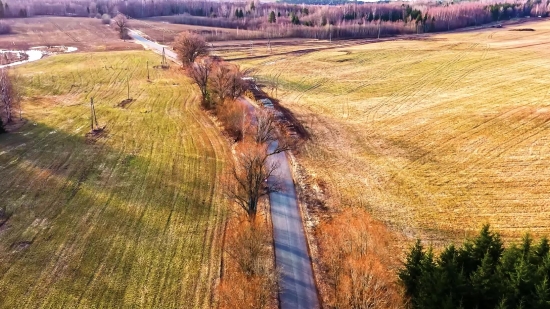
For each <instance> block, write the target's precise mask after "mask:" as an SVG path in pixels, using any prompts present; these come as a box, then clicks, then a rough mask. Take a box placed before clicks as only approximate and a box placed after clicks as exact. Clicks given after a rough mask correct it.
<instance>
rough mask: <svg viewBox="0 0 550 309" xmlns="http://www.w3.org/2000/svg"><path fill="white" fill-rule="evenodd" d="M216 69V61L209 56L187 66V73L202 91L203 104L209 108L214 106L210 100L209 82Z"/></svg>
mask: <svg viewBox="0 0 550 309" xmlns="http://www.w3.org/2000/svg"><path fill="white" fill-rule="evenodd" d="M213 69H214V62H213V61H212V60H211V59H209V58H201V59H199V60H198V61H197V62H195V63H193V64H192V65H190V66H189V67H187V70H186V71H187V75H188V76H189V77H190V78H191V79H192V80H193V83H195V84H196V85H197V86H199V89H200V91H201V97H202V105H203V107H205V108H207V109H211V108H213V106H212V102H211V101H210V96H209V91H208V90H209V89H208V83H209V80H210V76H211V74H212V70H213Z"/></svg>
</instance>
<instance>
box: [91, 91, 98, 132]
mask: <svg viewBox="0 0 550 309" xmlns="http://www.w3.org/2000/svg"><path fill="white" fill-rule="evenodd" d="M90 120H91V123H92V131H93V130H94V120H95V125H96V127H99V124H98V123H97V116H96V114H95V107H94V98H93V97H92V98H90Z"/></svg>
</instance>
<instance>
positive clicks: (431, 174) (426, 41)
mask: <svg viewBox="0 0 550 309" xmlns="http://www.w3.org/2000/svg"><path fill="white" fill-rule="evenodd" d="M515 28H533V29H534V30H535V31H510V30H512V29H515ZM549 33H550V22H547V21H544V22H538V23H527V24H522V25H518V26H515V27H505V28H502V29H484V30H477V31H470V32H464V33H450V34H441V35H434V36H427V37H423V38H421V39H418V40H396V41H391V42H381V43H372V44H364V45H356V46H348V47H345V48H334V49H329V50H323V51H316V52H308V53H290V54H284V55H275V56H272V57H268V58H260V59H249V60H245V61H241V62H240V63H241V64H242V65H244V66H246V67H254V68H256V69H257V70H258V73H257V74H258V77H259V78H260V79H264V80H267V79H270V78H273V77H274V76H276V75H277V74H278V73H281V75H280V78H279V81H280V88H279V98H280V99H281V101H282V104H283V105H285V106H286V107H288V108H290V109H291V110H292V111H293V112H294V113H295V114H296V115H297V116H298V117H299V118H300V120H301V121H302V122H303V123H304V124H305V125H306V126H307V127H308V128H309V130H310V131H311V132H312V134H313V138H312V140H311V141H310V142H309V143H307V144H306V147H305V148H304V149H303V150H302V151H301V153H300V155H299V157H298V161H299V162H300V163H301V164H303V165H304V166H305V168H306V169H307V171H308V172H309V174H310V175H312V177H313V179H314V182H315V183H314V184H313V187H314V188H318V189H319V190H322V191H323V190H324V191H325V193H326V194H327V196H328V200H327V204H328V205H329V206H359V207H365V208H367V209H368V210H369V211H370V212H371V213H373V214H374V216H375V217H377V218H379V219H381V220H383V221H385V222H387V223H388V224H389V225H390V226H392V227H393V228H394V229H395V230H397V231H399V232H401V233H403V234H405V235H407V236H409V237H411V238H412V237H419V236H422V237H427V238H429V239H431V240H432V241H438V240H447V239H460V238H463V237H464V236H465V235H467V234H469V233H471V232H472V231H477V230H478V229H479V228H480V227H481V225H482V224H483V223H486V222H487V223H490V224H491V225H492V227H493V228H494V229H495V230H497V231H499V232H501V233H503V235H504V236H505V237H506V238H516V237H518V236H520V235H522V234H523V233H525V232H527V231H530V232H532V233H534V234H546V235H548V234H550V211H549V210H548V206H549V205H550V191H549V188H550V177H549V176H550V152H549V150H550V149H549V138H550V103H549V102H550V96H549V95H548V93H549V92H550V60H549V59H550V57H549V56H550V49H549V48H548V47H549V46H550V45H549V44H550V41H548V34H549ZM258 53H260V51H258Z"/></svg>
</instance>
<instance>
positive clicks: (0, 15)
mask: <svg viewBox="0 0 550 309" xmlns="http://www.w3.org/2000/svg"><path fill="white" fill-rule="evenodd" d="M0 18H4V4H3V3H2V1H0Z"/></svg>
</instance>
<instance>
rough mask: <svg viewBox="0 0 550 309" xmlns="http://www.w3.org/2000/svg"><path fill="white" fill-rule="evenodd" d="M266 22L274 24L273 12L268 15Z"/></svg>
mask: <svg viewBox="0 0 550 309" xmlns="http://www.w3.org/2000/svg"><path fill="white" fill-rule="evenodd" d="M268 21H269V22H270V23H274V22H276V21H277V19H276V18H275V12H273V11H271V13H269V18H268Z"/></svg>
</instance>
